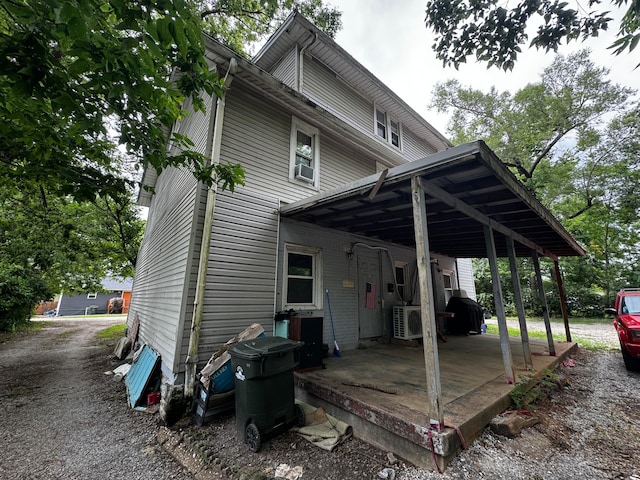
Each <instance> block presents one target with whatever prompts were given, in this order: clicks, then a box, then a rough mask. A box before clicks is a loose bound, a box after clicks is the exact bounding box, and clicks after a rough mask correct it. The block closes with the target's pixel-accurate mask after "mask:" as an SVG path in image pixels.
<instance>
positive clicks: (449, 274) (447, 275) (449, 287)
mask: <svg viewBox="0 0 640 480" xmlns="http://www.w3.org/2000/svg"><path fill="white" fill-rule="evenodd" d="M442 281H443V282H444V295H445V299H446V300H447V301H449V299H450V298H451V297H452V296H453V271H452V270H442Z"/></svg>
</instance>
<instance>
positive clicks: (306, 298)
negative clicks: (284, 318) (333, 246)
mask: <svg viewBox="0 0 640 480" xmlns="http://www.w3.org/2000/svg"><path fill="white" fill-rule="evenodd" d="M285 250H286V253H285V264H284V288H283V291H284V295H283V298H284V306H285V308H292V307H293V308H322V287H321V285H320V279H321V278H322V276H321V270H322V267H321V262H320V260H321V255H320V249H317V248H312V247H303V246H300V245H286V246H285Z"/></svg>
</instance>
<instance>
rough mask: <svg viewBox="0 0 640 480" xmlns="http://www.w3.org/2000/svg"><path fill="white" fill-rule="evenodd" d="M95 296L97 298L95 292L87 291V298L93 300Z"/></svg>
mask: <svg viewBox="0 0 640 480" xmlns="http://www.w3.org/2000/svg"><path fill="white" fill-rule="evenodd" d="M96 298H98V294H97V293H87V300H95V299H96Z"/></svg>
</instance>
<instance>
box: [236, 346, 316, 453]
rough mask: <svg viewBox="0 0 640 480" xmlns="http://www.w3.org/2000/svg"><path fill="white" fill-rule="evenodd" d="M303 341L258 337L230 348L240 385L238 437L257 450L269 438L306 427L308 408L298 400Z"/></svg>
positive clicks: (254, 450)
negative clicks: (297, 378)
mask: <svg viewBox="0 0 640 480" xmlns="http://www.w3.org/2000/svg"><path fill="white" fill-rule="evenodd" d="M301 345H302V343H301V342H295V341H293V340H289V339H286V338H281V337H258V338H254V339H251V340H245V341H243V342H238V343H237V344H235V345H234V346H233V347H231V348H230V349H229V353H230V354H231V365H232V367H233V373H234V375H235V386H236V428H237V430H238V439H239V440H241V441H243V442H244V443H246V444H247V445H248V447H249V448H250V449H251V450H252V451H253V452H257V451H258V450H260V446H261V444H262V440H263V438H265V437H268V436H272V435H275V434H278V433H282V432H284V431H286V430H288V429H289V428H291V427H292V426H293V425H299V426H303V425H304V423H305V417H304V411H303V410H302V408H300V406H299V405H296V403H295V394H294V385H293V369H294V368H295V367H296V365H297V364H298V361H299V360H298V357H299V355H298V350H299V349H300V347H301Z"/></svg>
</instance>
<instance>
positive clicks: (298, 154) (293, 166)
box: [289, 117, 320, 188]
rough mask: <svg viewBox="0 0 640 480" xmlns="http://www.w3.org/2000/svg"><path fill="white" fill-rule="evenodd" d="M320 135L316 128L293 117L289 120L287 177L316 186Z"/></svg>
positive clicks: (318, 170)
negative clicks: (289, 145)
mask: <svg viewBox="0 0 640 480" xmlns="http://www.w3.org/2000/svg"><path fill="white" fill-rule="evenodd" d="M319 172H320V135H319V133H318V129H317V128H315V127H312V126H311V125H309V124H308V123H305V122H303V121H302V120H299V119H297V118H295V117H293V118H292V120H291V158H290V165H289V179H290V180H291V181H295V182H301V183H305V184H307V185H312V186H314V187H316V188H317V187H318V185H319Z"/></svg>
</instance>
